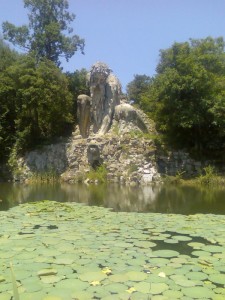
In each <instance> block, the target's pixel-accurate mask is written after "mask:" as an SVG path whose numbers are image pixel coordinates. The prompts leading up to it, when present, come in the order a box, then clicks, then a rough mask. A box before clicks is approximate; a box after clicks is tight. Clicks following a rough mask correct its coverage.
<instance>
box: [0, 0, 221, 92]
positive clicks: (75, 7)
mask: <svg viewBox="0 0 225 300" xmlns="http://www.w3.org/2000/svg"><path fill="white" fill-rule="evenodd" d="M69 10H70V12H73V13H74V14H75V15H76V19H75V21H74V22H73V24H72V27H73V28H74V33H76V34H78V35H79V36H80V37H82V38H84V39H85V42H86V46H85V55H82V54H79V53H76V54H75V55H74V57H73V58H72V59H70V61H69V63H66V62H63V65H62V66H63V68H64V71H71V72H73V71H75V70H76V69H81V68H86V69H89V68H90V67H91V65H92V64H93V63H95V62H96V61H103V62H105V63H107V64H108V65H109V67H110V68H111V69H112V70H113V71H114V73H115V74H116V75H117V77H118V78H119V79H120V81H121V83H122V86H123V89H124V91H125V88H126V85H127V83H129V82H130V81H131V80H133V78H134V74H146V75H149V76H153V75H154V74H155V68H156V65H157V63H158V61H159V50H160V49H166V48H169V47H170V46H171V45H172V44H173V43H174V42H185V41H187V40H189V38H205V37H207V36H212V37H214V38H216V37H219V36H223V37H225V0H69ZM6 20H7V21H9V22H11V23H14V24H15V25H22V24H27V10H25V9H24V7H23V0H0V24H1V23H2V22H3V21H6Z"/></svg>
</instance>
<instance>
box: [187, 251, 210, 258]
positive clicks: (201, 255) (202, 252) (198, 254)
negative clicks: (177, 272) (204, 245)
mask: <svg viewBox="0 0 225 300" xmlns="http://www.w3.org/2000/svg"><path fill="white" fill-rule="evenodd" d="M191 254H192V255H194V256H199V257H201V258H202V257H204V258H206V257H210V255H211V253H210V252H206V251H203V250H196V251H193V252H191Z"/></svg>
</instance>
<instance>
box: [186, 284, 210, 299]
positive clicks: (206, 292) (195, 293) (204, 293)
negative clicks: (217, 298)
mask: <svg viewBox="0 0 225 300" xmlns="http://www.w3.org/2000/svg"><path fill="white" fill-rule="evenodd" d="M182 293H183V294H184V295H185V296H188V297H190V298H191V299H203V298H207V299H208V298H212V297H213V296H214V293H213V291H212V290H210V289H208V288H206V287H202V286H196V287H191V288H183V289H182Z"/></svg>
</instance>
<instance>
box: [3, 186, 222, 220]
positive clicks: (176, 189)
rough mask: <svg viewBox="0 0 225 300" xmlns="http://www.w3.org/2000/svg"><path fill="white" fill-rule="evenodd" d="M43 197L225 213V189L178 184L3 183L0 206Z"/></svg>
mask: <svg viewBox="0 0 225 300" xmlns="http://www.w3.org/2000/svg"><path fill="white" fill-rule="evenodd" d="M40 200H54V201H57V202H77V203H84V204H87V205H90V206H103V207H106V208H112V209H113V210H114V211H124V212H156V213H174V214H185V215H188V214H196V213H204V214H209V213H211V214H223V215H224V214H225V189H212V188H211V189H210V188H203V187H190V186H178V185H154V186H144V187H129V186H119V185H112V184H111V185H71V184H49V185H48V184H32V185H26V184H15V183H14V184H13V183H0V210H8V209H9V208H11V207H13V206H16V205H18V204H20V203H26V202H33V201H40Z"/></svg>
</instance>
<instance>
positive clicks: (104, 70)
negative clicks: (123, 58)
mask: <svg viewBox="0 0 225 300" xmlns="http://www.w3.org/2000/svg"><path fill="white" fill-rule="evenodd" d="M111 72H112V70H111V69H110V68H109V67H108V66H107V64H105V63H103V62H99V61H98V62H96V63H95V64H93V65H92V66H91V70H90V72H89V74H88V79H89V82H90V85H91V84H92V83H94V84H96V83H98V84H99V83H100V84H101V83H105V82H106V80H107V77H108V76H109V74H110V73H111Z"/></svg>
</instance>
